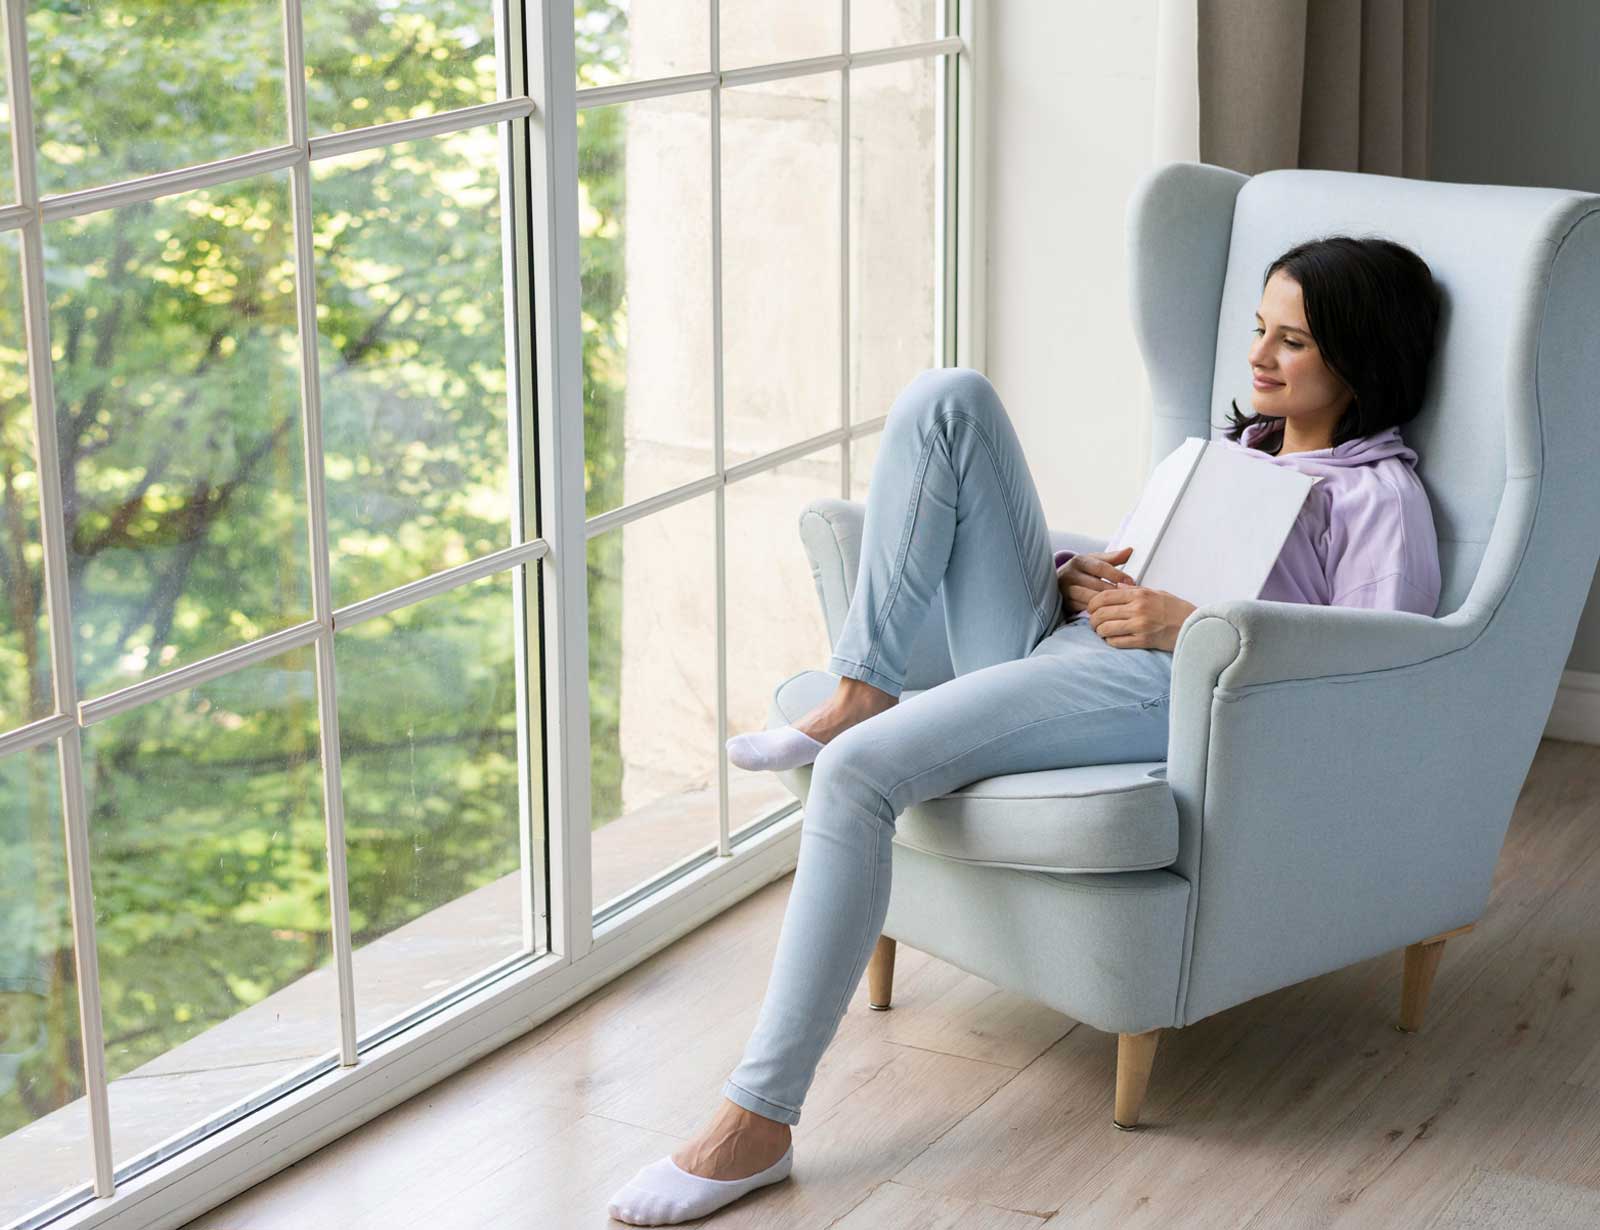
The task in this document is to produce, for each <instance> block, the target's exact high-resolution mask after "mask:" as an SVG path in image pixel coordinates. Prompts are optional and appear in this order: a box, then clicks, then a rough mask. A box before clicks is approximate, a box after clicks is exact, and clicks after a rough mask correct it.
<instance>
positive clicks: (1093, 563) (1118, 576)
mask: <svg viewBox="0 0 1600 1230" xmlns="http://www.w3.org/2000/svg"><path fill="white" fill-rule="evenodd" d="M1076 559H1083V570H1084V571H1085V572H1089V573H1093V574H1094V575H1095V576H1097V577H1104V578H1105V579H1106V580H1108V581H1110V582H1112V583H1113V584H1114V583H1116V582H1117V581H1132V580H1133V578H1132V577H1130V576H1129V575H1128V574H1127V573H1125V572H1123V571H1122V569H1120V568H1118V567H1117V566H1116V565H1115V564H1108V563H1106V562H1105V560H1103V559H1096V558H1094V557H1093V556H1090V557H1089V558H1088V559H1084V557H1083V556H1081V555H1080V556H1077V557H1076Z"/></svg>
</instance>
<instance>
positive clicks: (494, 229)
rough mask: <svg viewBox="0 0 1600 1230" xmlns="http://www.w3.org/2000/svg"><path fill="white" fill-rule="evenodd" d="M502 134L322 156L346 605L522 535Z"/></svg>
mask: <svg viewBox="0 0 1600 1230" xmlns="http://www.w3.org/2000/svg"><path fill="white" fill-rule="evenodd" d="M499 140H500V138H499V129H498V127H496V126H493V125H491V126H487V127H482V128H475V129H471V130H469V131H467V132H459V133H452V134H450V135H449V136H444V137H436V138H430V139H428V140H425V141H408V142H406V143H404V144H402V145H395V146H390V147H387V148H383V149H375V150H365V151H362V152H361V153H357V154H350V155H348V156H345V157H341V158H332V159H328V160H326V161H319V162H316V163H314V164H313V168H312V174H313V176H314V180H313V184H312V192H311V205H312V213H313V215H314V234H315V236H316V246H317V253H316V261H317V266H316V268H317V304H318V306H317V315H318V333H319V337H320V343H321V372H322V405H323V438H324V449H325V453H326V469H327V491H328V527H329V539H330V549H331V551H332V567H333V596H334V604H335V605H336V606H343V605H345V604H347V603H350V602H354V601H357V600H358V599H361V598H367V597H370V596H371V595H373V594H375V593H381V592H383V591H384V590H388V589H392V588H394V587H395V586H397V585H401V584H404V583H405V582H407V581H413V580H416V579H417V578H419V577H423V576H426V575H428V574H429V573H432V572H437V571H439V570H441V569H444V568H448V567H451V566H453V565H455V564H461V563H465V562H466V561H467V560H469V559H473V558H475V557H477V556H480V555H485V554H488V553H489V552H491V551H497V550H499V549H500V548H502V547H505V546H509V545H510V543H511V498H512V496H511V466H510V460H511V445H510V432H509V427H508V420H507V410H506V406H507V401H506V351H505V306H504V305H505V295H504V287H503V284H502V281H501V268H502V267H501V253H500V242H501V241H500V172H499V165H500V164H499Z"/></svg>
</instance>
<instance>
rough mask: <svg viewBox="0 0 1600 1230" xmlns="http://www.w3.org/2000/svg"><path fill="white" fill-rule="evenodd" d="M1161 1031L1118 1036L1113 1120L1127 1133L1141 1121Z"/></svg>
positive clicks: (1153, 1030)
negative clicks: (1140, 1114)
mask: <svg viewBox="0 0 1600 1230" xmlns="http://www.w3.org/2000/svg"><path fill="white" fill-rule="evenodd" d="M1161 1032H1162V1031H1161V1030H1159V1029H1152V1030H1150V1031H1149V1032H1148V1033H1142V1034H1118V1035H1117V1109H1116V1113H1115V1114H1113V1115H1112V1117H1111V1122H1112V1123H1113V1124H1114V1125H1115V1126H1117V1127H1119V1128H1121V1129H1122V1130H1123V1131H1124V1132H1131V1131H1133V1129H1134V1128H1135V1127H1136V1126H1138V1123H1139V1108H1140V1107H1141V1106H1143V1105H1144V1093H1145V1090H1146V1089H1147V1088H1148V1087H1149V1085H1150V1065H1151V1064H1153V1063H1155V1060H1156V1044H1157V1043H1158V1042H1160V1041H1161Z"/></svg>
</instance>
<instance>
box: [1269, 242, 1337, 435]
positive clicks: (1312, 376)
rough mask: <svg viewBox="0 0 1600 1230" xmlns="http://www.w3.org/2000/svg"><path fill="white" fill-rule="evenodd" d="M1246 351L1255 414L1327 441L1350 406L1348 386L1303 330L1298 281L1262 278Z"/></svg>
mask: <svg viewBox="0 0 1600 1230" xmlns="http://www.w3.org/2000/svg"><path fill="white" fill-rule="evenodd" d="M1255 325H1256V327H1255V337H1256V340H1255V342H1254V343H1253V344H1252V345H1251V347H1250V371H1251V375H1252V382H1251V387H1250V404H1251V406H1252V407H1253V408H1254V410H1255V412H1256V413H1257V414H1265V415H1271V416H1272V417H1274V418H1283V419H1287V420H1290V422H1286V423H1285V424H1284V428H1285V430H1288V428H1289V427H1290V425H1291V423H1292V424H1293V427H1294V434H1295V435H1296V436H1298V437H1299V438H1301V439H1311V438H1317V437H1321V436H1326V437H1327V438H1328V439H1330V440H1331V439H1332V438H1333V429H1334V427H1335V425H1336V424H1337V423H1338V422H1339V416H1340V415H1342V414H1343V413H1344V411H1345V407H1346V406H1348V405H1349V404H1350V399H1351V396H1352V394H1351V392H1350V389H1349V387H1348V386H1347V385H1346V384H1345V383H1344V381H1343V380H1341V379H1340V378H1339V377H1338V376H1337V375H1335V374H1334V372H1333V370H1332V369H1331V368H1329V367H1328V365H1327V364H1326V363H1324V362H1323V361H1322V352H1321V350H1319V349H1318V347H1317V343H1316V340H1315V339H1314V338H1313V337H1312V336H1311V331H1310V330H1309V329H1308V328H1306V310H1305V300H1304V298H1303V297H1302V296H1301V293H1300V283H1298V282H1296V281H1295V280H1294V279H1293V278H1291V277H1289V276H1288V275H1287V274H1286V273H1284V272H1283V270H1281V269H1280V270H1278V271H1277V272H1276V273H1274V274H1273V275H1272V277H1271V278H1269V279H1268V280H1267V285H1266V288H1265V289H1264V290H1263V291H1262V292H1261V304H1260V306H1259V308H1258V309H1257V310H1256V321H1255Z"/></svg>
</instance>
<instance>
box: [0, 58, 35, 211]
mask: <svg viewBox="0 0 1600 1230" xmlns="http://www.w3.org/2000/svg"><path fill="white" fill-rule="evenodd" d="M7 88H8V87H7V85H6V82H5V80H4V79H3V74H0V198H4V199H5V200H7V201H14V200H16V197H17V181H16V179H15V177H14V176H13V175H12V166H11V99H10V98H8V97H7V95H6V89H7ZM33 105H34V106H35V107H37V106H38V105H39V103H38V100H37V97H36V98H35V100H34V104H33Z"/></svg>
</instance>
